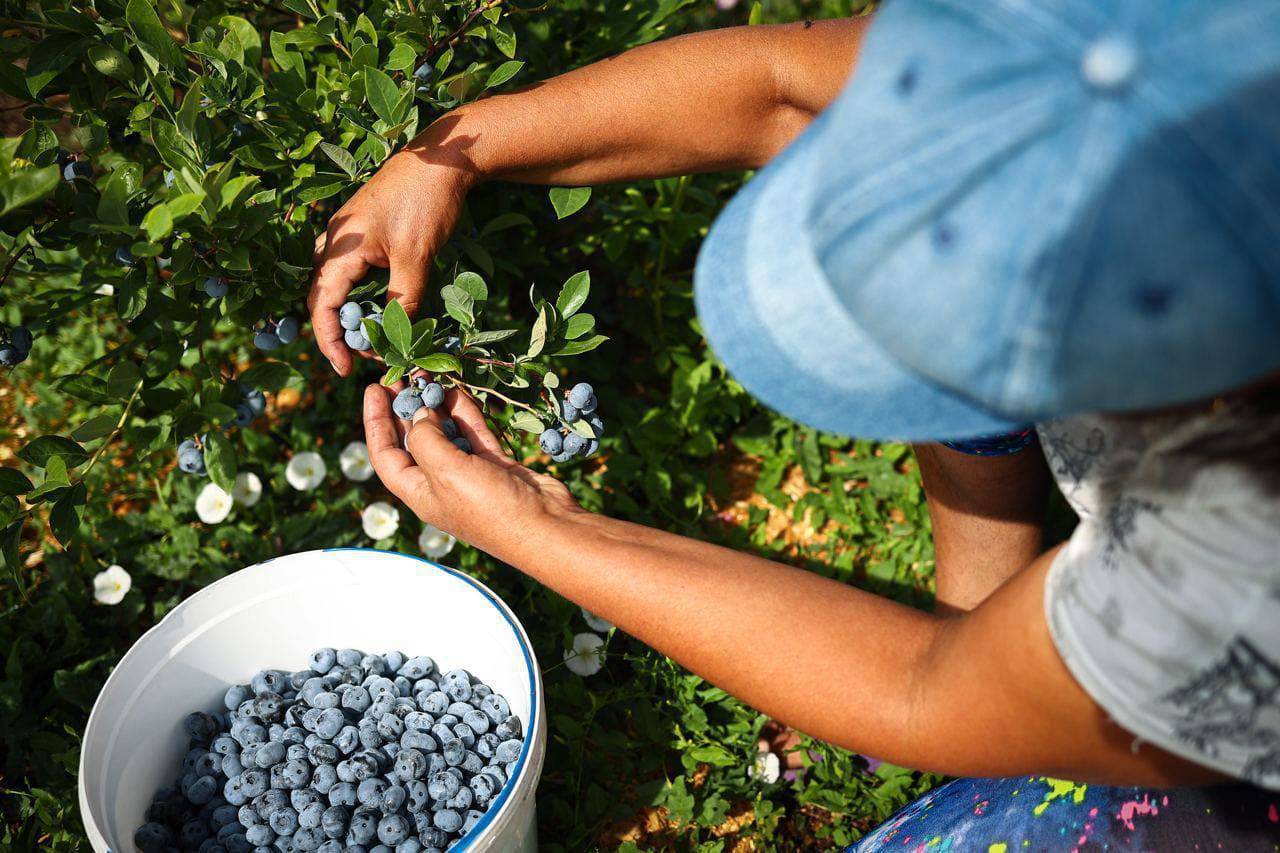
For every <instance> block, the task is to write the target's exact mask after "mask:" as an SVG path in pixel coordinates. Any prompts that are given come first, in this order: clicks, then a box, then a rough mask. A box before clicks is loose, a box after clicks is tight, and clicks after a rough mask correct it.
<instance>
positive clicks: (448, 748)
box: [440, 738, 467, 767]
mask: <svg viewBox="0 0 1280 853" xmlns="http://www.w3.org/2000/svg"><path fill="white" fill-rule="evenodd" d="M440 754H441V755H443V756H444V760H445V762H446V763H447V764H448V765H449V766H450V767H457V766H458V765H459V764H461V763H462V762H463V761H465V760H466V758H467V745H466V744H465V743H463V742H462V741H461V740H460V739H458V738H454V739H453V740H451V741H448V742H442V743H441V745H440Z"/></svg>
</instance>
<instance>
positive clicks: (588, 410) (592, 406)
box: [578, 394, 596, 415]
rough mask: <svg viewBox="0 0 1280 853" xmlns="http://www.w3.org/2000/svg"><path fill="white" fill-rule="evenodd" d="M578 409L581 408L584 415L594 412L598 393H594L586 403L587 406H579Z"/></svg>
mask: <svg viewBox="0 0 1280 853" xmlns="http://www.w3.org/2000/svg"><path fill="white" fill-rule="evenodd" d="M578 409H579V410H580V411H581V412H582V414H584V415H589V414H592V413H593V412H595V410H596V395H595V394H592V395H591V397H590V398H589V399H588V400H587V404H586V405H585V406H579V407H578Z"/></svg>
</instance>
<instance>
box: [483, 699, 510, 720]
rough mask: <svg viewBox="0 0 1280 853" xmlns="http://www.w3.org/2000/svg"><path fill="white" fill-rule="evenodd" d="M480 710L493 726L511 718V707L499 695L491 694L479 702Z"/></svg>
mask: <svg viewBox="0 0 1280 853" xmlns="http://www.w3.org/2000/svg"><path fill="white" fill-rule="evenodd" d="M480 710H481V711H484V712H485V714H487V715H488V716H489V719H490V720H492V721H493V722H494V723H495V724H496V723H500V722H502V721H503V720H505V719H506V718H507V717H509V716H511V706H510V705H508V704H507V700H506V699H504V698H503V697H502V696H501V695H500V694H497V693H492V694H490V695H488V696H486V697H484V699H482V700H481V701H480Z"/></svg>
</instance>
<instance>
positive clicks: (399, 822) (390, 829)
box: [378, 814, 409, 844]
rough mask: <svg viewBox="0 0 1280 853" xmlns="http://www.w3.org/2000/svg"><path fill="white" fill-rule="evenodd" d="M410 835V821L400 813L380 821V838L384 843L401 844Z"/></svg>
mask: <svg viewBox="0 0 1280 853" xmlns="http://www.w3.org/2000/svg"><path fill="white" fill-rule="evenodd" d="M408 837H409V822H408V821H407V820H405V819H404V818H403V817H401V816H400V815H398V814H389V815H387V816H386V817H384V818H383V819H382V820H380V821H378V840H379V841H381V842H382V843H383V844H399V843H400V842H401V841H404V840H405V839H406V838H408Z"/></svg>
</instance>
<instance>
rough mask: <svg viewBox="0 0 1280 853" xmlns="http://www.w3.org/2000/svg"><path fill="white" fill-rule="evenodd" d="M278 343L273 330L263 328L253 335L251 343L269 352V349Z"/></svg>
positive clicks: (274, 347)
mask: <svg viewBox="0 0 1280 853" xmlns="http://www.w3.org/2000/svg"><path fill="white" fill-rule="evenodd" d="M280 344H281V340H280V338H278V337H277V336H276V333H275V332H272V331H270V330H268V329H263V330H262V331H260V332H257V333H255V334H254V336H253V345H254V346H255V347H257V348H258V349H260V350H262V351H263V352H271V350H273V349H276V348H277V347H279V346H280Z"/></svg>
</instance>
